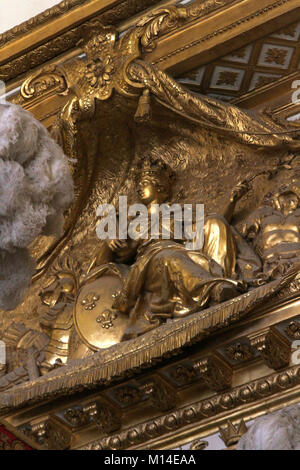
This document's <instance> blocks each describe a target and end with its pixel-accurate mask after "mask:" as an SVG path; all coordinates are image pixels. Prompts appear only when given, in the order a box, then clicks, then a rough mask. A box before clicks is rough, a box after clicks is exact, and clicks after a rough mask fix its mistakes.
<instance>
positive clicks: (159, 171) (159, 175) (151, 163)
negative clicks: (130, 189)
mask: <svg viewBox="0 0 300 470" xmlns="http://www.w3.org/2000/svg"><path fill="white" fill-rule="evenodd" d="M139 176H140V178H141V177H146V176H149V177H150V178H153V179H159V180H165V179H168V180H171V179H173V177H174V173H173V172H172V170H171V168H170V167H169V166H168V165H167V164H166V163H164V162H163V161H161V160H145V161H144V162H143V164H142V165H141V166H140V168H139Z"/></svg>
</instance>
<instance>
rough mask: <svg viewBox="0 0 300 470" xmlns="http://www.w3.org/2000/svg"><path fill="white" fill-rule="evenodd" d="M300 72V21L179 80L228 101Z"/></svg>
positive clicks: (197, 90)
mask: <svg viewBox="0 0 300 470" xmlns="http://www.w3.org/2000/svg"><path fill="white" fill-rule="evenodd" d="M299 69H300V21H299V22H297V23H294V24H291V25H289V26H286V27H285V28H283V29H281V30H279V31H277V32H276V33H273V34H272V35H270V36H267V37H265V38H263V39H259V40H257V41H256V42H254V43H251V44H248V45H247V46H245V47H243V48H241V49H238V50H236V51H234V52H232V53H231V54H229V55H226V56H225V57H222V58H220V59H217V60H216V61H214V62H211V63H209V64H207V65H204V66H202V67H199V68H196V69H194V70H191V71H189V72H187V73H186V74H184V75H183V76H181V77H176V78H177V80H178V81H179V82H181V83H183V84H184V85H185V86H187V87H189V88H190V89H192V90H194V91H196V92H198V93H202V94H206V95H208V96H212V97H215V98H218V99H221V100H224V101H231V100H233V99H236V98H238V97H239V96H241V95H243V94H245V93H247V92H250V91H252V90H254V89H257V88H260V87H262V86H264V85H267V84H269V83H272V82H276V81H277V80H279V79H280V78H282V77H284V76H287V75H289V74H291V73H293V72H296V71H297V70H299Z"/></svg>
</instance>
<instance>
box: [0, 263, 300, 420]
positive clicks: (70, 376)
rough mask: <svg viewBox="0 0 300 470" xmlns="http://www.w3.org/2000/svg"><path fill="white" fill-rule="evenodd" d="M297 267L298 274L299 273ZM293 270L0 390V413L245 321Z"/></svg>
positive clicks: (100, 380) (90, 383) (98, 380)
mask: <svg viewBox="0 0 300 470" xmlns="http://www.w3.org/2000/svg"><path fill="white" fill-rule="evenodd" d="M295 271H296V272H295ZM297 272H298V270H295V269H293V271H291V272H290V273H289V274H288V275H286V276H285V277H284V278H283V279H281V280H278V281H273V282H271V283H269V284H266V285H264V286H261V287H258V288H256V289H254V290H252V291H250V292H247V293H245V294H243V295H241V296H239V297H236V298H234V299H231V300H229V301H227V302H224V303H223V304H220V305H217V306H214V307H211V308H208V309H206V310H203V311H202V312H199V313H194V314H192V315H190V316H188V317H185V318H182V319H179V320H176V321H173V322H170V323H168V324H165V325H162V326H161V327H159V328H157V329H156V330H152V331H150V332H148V333H146V334H145V335H143V336H140V337H139V338H137V339H134V340H130V341H126V342H124V343H120V344H118V345H115V346H112V347H111V348H109V349H106V350H104V351H99V352H98V353H95V354H94V355H93V356H90V357H88V358H86V359H82V360H78V361H77V363H73V364H70V365H68V366H64V367H63V368H61V369H59V371H55V372H52V373H49V374H48V375H47V376H45V377H41V378H39V379H37V380H35V381H31V382H27V383H24V384H21V385H18V386H15V387H13V388H12V389H10V390H9V391H6V392H2V393H1V394H0V411H1V413H3V412H4V411H5V412H6V411H8V409H9V408H15V407H19V406H21V405H25V404H28V402H32V401H34V402H35V401H40V400H45V399H48V398H50V397H52V398H54V397H55V396H56V395H59V396H61V395H69V394H71V393H75V392H79V391H82V390H84V389H88V388H94V387H95V386H96V385H101V384H108V383H109V382H110V381H112V379H116V378H118V377H121V376H122V375H124V374H125V373H126V372H130V371H131V372H132V371H134V370H135V369H137V368H141V367H146V366H149V365H151V363H153V361H155V360H160V359H162V358H163V357H164V356H165V355H166V354H170V353H172V352H175V351H176V350H178V349H180V348H182V347H183V346H187V345H188V344H189V343H191V342H192V341H193V340H194V341H195V340H197V342H198V341H200V340H201V339H202V338H203V337H204V336H207V334H208V333H210V332H212V331H216V330H218V329H220V328H224V327H226V326H228V325H229V324H231V323H234V322H236V321H237V320H240V319H241V318H242V317H244V316H245V315H246V314H247V313H249V311H250V310H251V309H253V308H254V307H255V306H257V305H258V304H259V303H261V302H262V301H265V300H267V299H268V298H269V297H270V296H272V295H274V293H276V292H277V291H279V290H281V289H282V288H283V287H284V286H285V285H287V284H288V283H289V282H291V280H292V279H293V278H294V277H295V274H297Z"/></svg>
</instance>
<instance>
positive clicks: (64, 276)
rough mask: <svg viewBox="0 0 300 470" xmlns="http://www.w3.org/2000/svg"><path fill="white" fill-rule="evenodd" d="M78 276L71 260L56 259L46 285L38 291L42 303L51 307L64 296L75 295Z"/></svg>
mask: <svg viewBox="0 0 300 470" xmlns="http://www.w3.org/2000/svg"><path fill="white" fill-rule="evenodd" d="M78 278H79V269H78V266H77V265H76V264H75V263H73V261H72V260H70V259H68V258H65V259H63V260H62V261H61V260H59V261H57V263H55V264H54V265H53V266H52V268H51V270H50V273H49V277H48V279H47V283H46V285H44V287H43V290H42V291H41V292H40V293H39V296H40V299H41V302H42V304H43V305H46V306H47V307H53V306H54V305H56V304H57V303H58V302H61V301H63V300H64V299H65V298H66V296H70V295H71V296H75V294H76V291H77V289H78Z"/></svg>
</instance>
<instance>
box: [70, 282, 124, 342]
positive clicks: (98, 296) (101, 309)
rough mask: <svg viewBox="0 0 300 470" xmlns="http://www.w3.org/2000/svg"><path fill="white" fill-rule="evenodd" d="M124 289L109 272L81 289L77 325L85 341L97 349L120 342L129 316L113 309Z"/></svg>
mask: <svg viewBox="0 0 300 470" xmlns="http://www.w3.org/2000/svg"><path fill="white" fill-rule="evenodd" d="M120 289H121V280H120V279H119V277H117V276H114V275H111V274H106V275H104V276H101V277H100V278H98V279H96V280H95V281H93V282H91V283H89V284H87V285H85V286H83V287H82V288H81V290H80V291H79V294H78V297H77V300H76V304H75V309H74V324H75V327H76V330H77V333H78V334H79V336H80V337H81V339H82V340H83V341H84V343H85V344H86V345H87V346H88V347H89V348H91V349H93V350H94V351H98V350H99V349H105V348H109V347H110V346H112V345H114V344H117V343H120V341H121V340H122V337H123V335H124V333H125V330H126V328H127V325H128V320H129V319H128V315H126V314H124V313H121V312H118V311H116V310H114V309H112V304H113V302H114V299H115V296H116V295H117V294H118V293H119V291H120Z"/></svg>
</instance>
